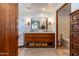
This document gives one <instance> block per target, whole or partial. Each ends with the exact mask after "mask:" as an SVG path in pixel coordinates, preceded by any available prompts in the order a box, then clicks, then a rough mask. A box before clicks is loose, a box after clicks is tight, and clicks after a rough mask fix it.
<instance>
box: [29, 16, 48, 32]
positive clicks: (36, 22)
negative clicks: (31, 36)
mask: <svg viewBox="0 0 79 59" xmlns="http://www.w3.org/2000/svg"><path fill="white" fill-rule="evenodd" d="M47 28H48V19H47V18H45V17H32V18H31V31H38V30H47Z"/></svg>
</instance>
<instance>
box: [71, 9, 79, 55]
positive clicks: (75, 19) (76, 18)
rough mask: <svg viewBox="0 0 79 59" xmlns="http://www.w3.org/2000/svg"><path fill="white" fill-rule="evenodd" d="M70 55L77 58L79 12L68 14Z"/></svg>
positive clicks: (78, 51)
mask: <svg viewBox="0 0 79 59" xmlns="http://www.w3.org/2000/svg"><path fill="white" fill-rule="evenodd" d="M70 18H71V20H70V27H71V28H70V55H71V56H79V10H77V11H75V12H73V13H71V14H70Z"/></svg>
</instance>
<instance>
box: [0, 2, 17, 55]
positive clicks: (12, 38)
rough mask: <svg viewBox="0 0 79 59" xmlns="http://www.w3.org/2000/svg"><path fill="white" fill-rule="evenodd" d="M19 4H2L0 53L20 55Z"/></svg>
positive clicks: (0, 8)
mask: <svg viewBox="0 0 79 59" xmlns="http://www.w3.org/2000/svg"><path fill="white" fill-rule="evenodd" d="M17 15H18V4H8V3H6V4H5V3H4V4H0V55H1V56H15V55H18V40H17V39H18V38H17V18H18V16H17Z"/></svg>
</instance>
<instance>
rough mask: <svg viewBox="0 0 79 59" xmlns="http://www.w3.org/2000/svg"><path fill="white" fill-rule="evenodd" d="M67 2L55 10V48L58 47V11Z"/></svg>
mask: <svg viewBox="0 0 79 59" xmlns="http://www.w3.org/2000/svg"><path fill="white" fill-rule="evenodd" d="M68 4H69V3H65V4H63V5H62V6H61V7H60V8H59V9H58V10H57V11H56V48H57V49H58V12H59V11H60V10H61V9H63V8H64V7H65V6H66V5H68Z"/></svg>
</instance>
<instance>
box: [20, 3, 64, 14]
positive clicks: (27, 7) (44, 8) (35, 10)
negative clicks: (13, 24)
mask: <svg viewBox="0 0 79 59" xmlns="http://www.w3.org/2000/svg"><path fill="white" fill-rule="evenodd" d="M63 4H64V3H20V4H19V12H20V14H21V15H34V14H41V13H42V14H53V13H54V12H56V10H57V9H58V8H59V7H60V6H61V5H63Z"/></svg>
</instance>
